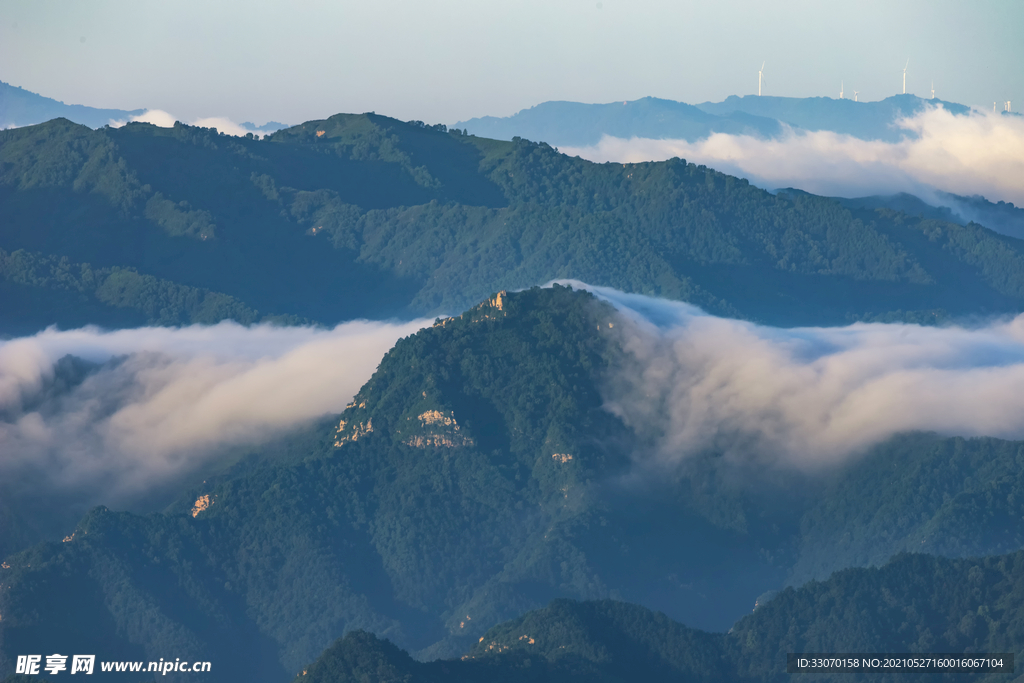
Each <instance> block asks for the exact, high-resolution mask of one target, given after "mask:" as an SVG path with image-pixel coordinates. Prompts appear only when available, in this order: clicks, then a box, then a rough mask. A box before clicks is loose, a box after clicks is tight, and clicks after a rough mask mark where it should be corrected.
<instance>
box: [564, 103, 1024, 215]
mask: <svg viewBox="0 0 1024 683" xmlns="http://www.w3.org/2000/svg"><path fill="white" fill-rule="evenodd" d="M897 125H898V126H899V127H900V128H902V129H904V130H906V131H907V132H908V133H913V134H915V135H916V137H906V138H904V139H903V140H901V141H900V142H896V143H889V142H881V141H867V140H861V139H859V138H855V137H853V136H850V135H841V134H838V133H833V132H830V131H817V132H807V131H794V130H791V129H790V130H788V131H787V133H786V134H785V135H784V136H783V137H782V138H780V139H774V140H765V139H759V138H756V137H752V136H747V135H729V134H725V133H716V134H714V135H711V136H710V137H708V138H707V139H704V140H700V141H697V142H692V143H691V142H687V141H685V140H653V139H648V138H631V139H628V140H627V139H622V138H613V137H608V136H606V137H605V138H603V139H602V140H601V142H599V143H598V144H597V145H595V146H593V147H581V148H572V147H563V148H562V149H561V151H562V152H564V153H566V154H569V155H579V156H581V157H583V158H584V159H590V160H591V161H599V162H604V161H618V162H641V161H662V160H665V159H669V158H672V157H680V158H684V159H686V160H687V161H690V162H694V163H698V164H705V165H707V166H711V167H712V168H715V169H716V170H719V171H722V172H725V173H729V174H733V175H738V176H742V177H745V178H749V179H750V180H751V182H753V183H754V184H756V185H758V186H760V187H764V188H766V189H775V188H781V187H796V188H799V189H802V190H806V191H807V192H812V193H814V194H821V195H828V196H839V197H860V196H866V195H875V194H881V195H891V194H896V193H898V192H908V193H910V194H916V195H918V196H920V197H921V198H922V199H924V200H925V201H937V200H936V198H935V191H936V190H939V191H944V192H951V193H954V194H960V195H975V194H980V195H984V196H985V197H987V198H988V199H989V200H992V201H999V200H1003V201H1012V202H1014V203H1016V204H1024V180H1022V179H1024V117H1019V116H1003V115H999V114H992V113H986V112H973V113H971V114H969V115H961V116H956V115H953V114H952V113H950V112H949V111H947V110H945V109H942V108H940V107H934V108H929V109H926V110H924V111H922V112H920V113H919V114H917V115H915V116H912V117H908V118H904V119H901V120H899V121H898V122H897Z"/></svg>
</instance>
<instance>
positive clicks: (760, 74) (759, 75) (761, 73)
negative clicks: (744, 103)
mask: <svg viewBox="0 0 1024 683" xmlns="http://www.w3.org/2000/svg"><path fill="white" fill-rule="evenodd" d="M763 80H764V62H761V70H760V71H758V72H757V96H758V97H760V96H761V81H763Z"/></svg>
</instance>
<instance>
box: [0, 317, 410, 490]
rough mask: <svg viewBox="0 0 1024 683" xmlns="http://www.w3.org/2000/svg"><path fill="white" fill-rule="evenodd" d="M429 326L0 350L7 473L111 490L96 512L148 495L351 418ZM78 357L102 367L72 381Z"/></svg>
mask: <svg viewBox="0 0 1024 683" xmlns="http://www.w3.org/2000/svg"><path fill="white" fill-rule="evenodd" d="M425 324H428V323H427V322H426V321H413V322H408V323H379V322H365V321H357V322H349V323H344V324H341V325H339V326H337V327H335V328H334V329H333V330H325V329H316V328H307V327H273V326H267V325H260V326H253V327H243V326H241V325H237V324H235V323H220V324H218V325H214V326H209V327H201V326H193V327H186V328H180V329H171V328H140V329H130V330H119V331H113V332H104V331H100V330H97V329H95V328H85V329H80V330H70V331H57V330H53V329H50V330H46V331H44V332H40V333H38V334H36V335H34V336H31V337H23V338H19V339H14V340H10V341H5V342H0V476H3V477H5V478H7V480H8V481H11V480H12V479H13V478H14V477H17V476H18V475H19V474H20V475H25V474H29V475H31V476H33V477H35V478H36V479H39V478H42V479H43V480H45V481H46V482H47V483H48V485H49V486H52V487H55V488H56V489H57V490H68V491H78V492H81V491H87V490H90V489H93V488H97V487H98V486H99V485H102V491H101V492H98V493H100V494H101V495H100V496H99V498H100V500H97V501H96V502H107V503H109V502H112V501H115V500H117V499H119V498H120V497H122V496H130V495H138V494H139V492H144V491H145V490H146V489H147V488H149V487H153V486H159V485H161V484H164V483H166V482H167V481H170V480H173V479H174V478H176V477H179V476H181V475H183V474H187V473H189V472H190V471H193V470H195V469H196V468H197V467H199V466H201V465H202V464H203V463H205V462H207V461H208V460H209V459H210V458H211V457H214V456H215V455H216V454H217V453H218V452H222V451H223V449H224V448H225V447H230V446H234V445H250V444H253V445H254V444H257V443H259V442H260V441H263V440H266V439H269V438H271V437H273V436H276V435H278V434H280V433H282V432H284V431H286V430H288V429H289V428H292V427H296V426H299V425H301V424H303V423H304V422H307V421H309V420H312V419H315V418H317V417H320V416H322V415H325V414H328V413H336V412H341V410H342V409H343V408H344V406H345V404H346V403H347V402H348V400H349V399H351V397H352V396H353V395H355V393H356V391H358V389H359V388H360V386H362V384H363V383H364V382H365V381H366V380H368V379H369V378H370V376H371V374H372V373H373V371H374V370H375V369H376V367H377V364H378V363H379V362H380V359H381V358H382V357H383V355H384V354H385V353H386V352H387V350H388V349H390V348H391V346H392V345H393V344H394V342H395V341H396V340H397V339H399V338H400V337H403V336H406V335H409V334H412V333H413V332H415V331H416V330H417V329H419V328H421V327H423V326H424V325H425ZM68 354H70V355H73V356H75V357H78V358H81V359H84V360H86V361H89V362H91V363H98V364H100V365H99V366H98V367H93V368H91V369H90V370H88V371H86V372H84V373H80V374H79V376H78V377H77V378H73V379H71V380H68V378H67V377H65V376H62V373H61V372H60V370H59V369H58V368H57V367H56V366H57V365H58V361H59V359H61V358H62V357H64V356H66V355H68ZM64 374H67V373H64ZM72 374H74V373H72Z"/></svg>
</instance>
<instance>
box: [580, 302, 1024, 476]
mask: <svg viewBox="0 0 1024 683" xmlns="http://www.w3.org/2000/svg"><path fill="white" fill-rule="evenodd" d="M571 284H573V285H574V286H578V287H582V288H586V289H590V290H591V291H593V292H595V293H596V294H598V295H599V296H601V297H602V298H605V299H606V300H608V301H610V302H611V303H612V304H613V305H614V306H615V307H616V308H617V309H619V311H620V312H622V314H623V316H622V317H623V318H624V324H623V325H617V326H616V327H621V328H622V332H621V334H622V337H621V341H622V343H623V344H624V348H625V349H626V355H625V359H624V360H623V363H622V365H621V367H620V368H618V370H617V371H616V372H615V373H614V374H613V376H612V377H611V378H610V380H609V383H608V385H607V387H606V394H605V398H606V407H607V409H608V410H610V411H611V412H613V413H615V414H617V415H619V416H621V417H622V418H623V419H624V420H625V421H626V422H627V423H628V424H629V425H631V426H633V427H634V428H636V429H637V430H639V431H641V432H642V433H643V434H645V435H647V436H649V437H652V438H653V442H652V443H653V446H652V448H651V454H648V457H650V458H652V462H661V463H663V464H667V465H672V464H675V463H679V462H681V461H685V460H686V459H687V458H688V457H691V456H693V455H695V454H699V453H704V452H709V451H714V452H718V453H722V454H725V455H726V456H727V457H728V458H731V459H733V460H737V461H743V462H751V461H752V462H756V463H761V464H769V465H779V466H782V467H783V468H791V467H793V468H799V469H810V470H815V469H820V468H827V467H831V466H835V465H839V464H841V463H843V462H845V461H847V460H848V459H849V458H851V457H854V456H856V455H857V454H859V453H860V452H862V451H863V450H864V449H866V448H867V447H869V446H871V445H873V444H876V443H879V442H882V441H884V440H885V439H887V438H889V437H891V436H893V435H894V434H897V433H899V432H905V431H912V430H927V431H936V432H939V433H941V434H945V435H951V436H952V435H959V436H996V437H1004V438H1010V439H1024V315H1022V316H1018V317H1017V318H1014V319H1011V320H1000V321H996V322H992V323H990V324H987V325H984V326H979V327H973V328H968V327H944V328H936V327H921V326H917V325H902V324H898V325H891V324H863V323H859V324H855V325H850V326H847V327H834V328H796V329H780V328H771V327H763V326H760V325H755V324H752V323H748V322H743V321H739V320H730V319H725V318H717V317H714V316H711V315H708V314H705V313H704V312H702V311H700V310H699V309H697V308H695V307H693V306H690V305H688V304H683V303H678V302H671V301H665V300H659V299H652V298H649V297H644V296H639V295H627V294H622V293H620V292H616V291H614V290H609V289H604V288H600V287H590V286H588V285H584V284H581V283H571Z"/></svg>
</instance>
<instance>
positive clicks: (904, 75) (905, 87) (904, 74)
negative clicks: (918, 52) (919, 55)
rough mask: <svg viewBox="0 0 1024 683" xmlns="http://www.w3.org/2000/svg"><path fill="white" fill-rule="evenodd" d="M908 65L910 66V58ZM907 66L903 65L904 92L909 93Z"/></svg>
mask: <svg viewBox="0 0 1024 683" xmlns="http://www.w3.org/2000/svg"><path fill="white" fill-rule="evenodd" d="M907 66H910V60H909V59H908V60H907ZM907 66H904V67H903V94H904V95H906V94H907Z"/></svg>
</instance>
